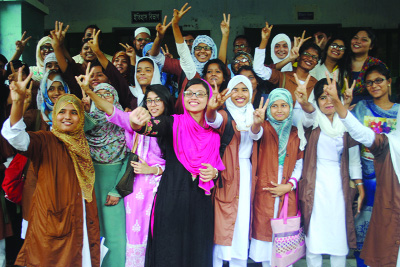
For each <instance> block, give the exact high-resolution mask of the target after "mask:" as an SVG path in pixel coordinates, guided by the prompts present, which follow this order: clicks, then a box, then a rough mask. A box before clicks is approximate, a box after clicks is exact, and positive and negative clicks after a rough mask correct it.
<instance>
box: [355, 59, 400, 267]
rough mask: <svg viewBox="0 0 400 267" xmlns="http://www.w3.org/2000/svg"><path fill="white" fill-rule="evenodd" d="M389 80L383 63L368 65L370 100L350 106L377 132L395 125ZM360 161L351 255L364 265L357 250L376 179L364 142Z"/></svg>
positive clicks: (373, 195)
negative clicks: (360, 199)
mask: <svg viewBox="0 0 400 267" xmlns="http://www.w3.org/2000/svg"><path fill="white" fill-rule="evenodd" d="M391 83H392V79H391V78H390V73H389V70H388V69H387V68H386V67H385V66H383V65H375V66H371V67H370V68H368V69H367V70H366V72H365V87H366V88H367V90H368V92H369V94H370V95H371V96H372V100H361V101H359V102H358V103H357V105H356V106H355V108H354V110H353V114H354V115H355V117H356V118H357V119H358V120H359V121H360V122H361V123H362V124H363V125H364V126H367V127H369V128H371V129H372V130H373V131H374V132H375V133H378V134H380V133H390V132H391V131H393V130H394V129H395V126H394V123H393V122H394V119H396V117H397V113H398V110H399V106H400V105H399V104H396V103H393V102H391V101H390V99H389V95H390V92H391ZM361 164H362V173H363V183H364V187H365V191H366V192H365V199H366V201H365V203H364V206H363V208H362V210H361V214H360V215H359V216H358V217H357V218H356V220H355V226H356V234H357V250H358V251H356V252H355V253H354V255H355V256H356V258H357V260H358V265H359V266H364V265H363V262H362V260H361V259H360V258H359V255H360V254H359V251H361V249H362V247H363V243H364V240H365V237H366V235H367V229H368V225H369V223H370V220H371V214H372V210H373V208H372V207H373V206H374V199H375V190H376V182H377V181H376V170H375V167H374V155H373V154H372V153H371V151H370V150H369V148H368V147H365V146H363V147H362V148H361Z"/></svg>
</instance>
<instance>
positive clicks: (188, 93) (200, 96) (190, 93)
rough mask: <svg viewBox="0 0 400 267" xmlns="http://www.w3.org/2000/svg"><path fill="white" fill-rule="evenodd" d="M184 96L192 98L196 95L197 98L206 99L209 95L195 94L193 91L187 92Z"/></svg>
mask: <svg viewBox="0 0 400 267" xmlns="http://www.w3.org/2000/svg"><path fill="white" fill-rule="evenodd" d="M183 95H184V96H186V97H189V98H190V97H192V96H193V95H195V96H196V97H197V98H204V97H206V95H207V93H204V92H201V91H200V92H196V93H193V92H192V91H189V90H188V91H185V92H183Z"/></svg>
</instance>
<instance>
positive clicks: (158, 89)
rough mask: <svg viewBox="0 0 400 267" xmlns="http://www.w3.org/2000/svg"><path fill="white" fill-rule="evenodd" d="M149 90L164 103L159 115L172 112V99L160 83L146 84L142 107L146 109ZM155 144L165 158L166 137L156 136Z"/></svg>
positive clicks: (168, 114)
mask: <svg viewBox="0 0 400 267" xmlns="http://www.w3.org/2000/svg"><path fill="white" fill-rule="evenodd" d="M150 92H153V93H155V94H156V95H157V96H158V97H159V98H160V99H161V101H162V102H163V103H164V112H163V113H162V114H161V115H165V116H170V115H172V114H174V101H173V98H172V95H171V94H170V92H169V89H168V88H167V87H165V86H164V85H161V84H153V85H148V86H147V87H146V92H145V93H144V101H143V107H144V108H145V109H147V110H148V107H147V103H146V99H147V96H148V94H149V93H150ZM157 144H158V146H159V147H160V149H161V153H162V158H165V153H166V148H167V146H166V139H165V137H163V136H160V137H157Z"/></svg>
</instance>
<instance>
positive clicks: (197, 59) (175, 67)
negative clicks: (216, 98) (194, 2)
mask: <svg viewBox="0 0 400 267" xmlns="http://www.w3.org/2000/svg"><path fill="white" fill-rule="evenodd" d="M187 5H188V4H187V3H186V4H185V5H184V6H183V7H182V8H181V9H180V10H176V9H174V17H173V19H172V21H171V22H170V23H169V24H168V25H166V18H165V19H164V23H163V24H158V25H157V27H156V30H157V37H156V39H155V40H154V45H153V47H152V49H151V50H150V56H151V57H152V58H154V59H155V61H156V62H157V64H158V65H161V66H163V71H164V72H166V73H170V74H173V75H176V76H177V77H178V81H180V82H179V85H180V88H178V90H179V96H178V99H177V101H176V104H175V108H176V112H177V113H178V114H182V113H183V105H182V102H181V99H182V93H183V88H185V86H186V83H187V82H188V81H189V80H191V79H193V78H200V75H201V74H202V73H203V69H204V66H205V64H206V63H207V62H208V61H209V60H211V59H216V58H217V55H218V58H219V59H220V60H221V61H222V62H223V63H226V49H227V46H228V38H229V23H230V15H228V19H226V17H225V14H224V20H223V21H222V22H221V25H220V26H221V32H222V40H221V46H220V51H219V54H218V53H217V46H216V45H215V43H214V41H213V40H212V39H211V38H210V37H209V36H207V35H199V36H197V37H196V39H195V40H194V42H193V46H192V51H189V49H188V47H187V45H186V43H185V42H184V40H183V37H182V33H181V30H180V28H179V21H180V20H181V19H182V17H183V16H184V15H185V14H186V12H188V11H189V9H190V8H191V7H188V8H186V7H187ZM171 24H172V31H173V33H174V38H175V42H176V47H177V51H178V54H179V56H180V60H178V59H171V58H169V57H165V56H163V55H162V54H161V53H160V46H161V41H162V39H163V38H164V35H165V32H166V30H167V28H168V27H169V25H171ZM181 81H182V82H181Z"/></svg>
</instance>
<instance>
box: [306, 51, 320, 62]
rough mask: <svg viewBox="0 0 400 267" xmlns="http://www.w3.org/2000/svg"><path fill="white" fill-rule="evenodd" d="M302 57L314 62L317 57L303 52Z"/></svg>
mask: <svg viewBox="0 0 400 267" xmlns="http://www.w3.org/2000/svg"><path fill="white" fill-rule="evenodd" d="M303 56H306V57H308V58H311V59H312V60H314V61H318V56H316V55H311V54H310V53H308V52H303Z"/></svg>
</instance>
